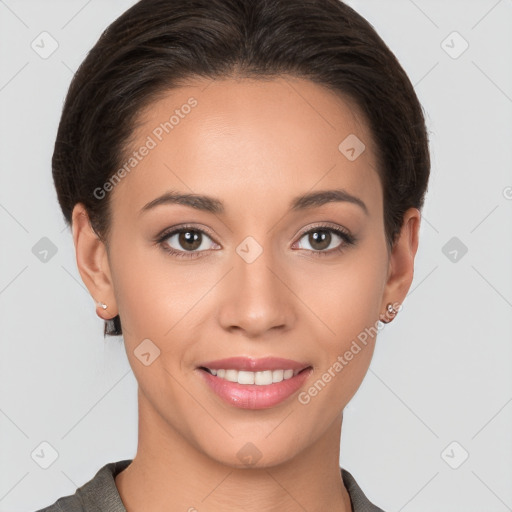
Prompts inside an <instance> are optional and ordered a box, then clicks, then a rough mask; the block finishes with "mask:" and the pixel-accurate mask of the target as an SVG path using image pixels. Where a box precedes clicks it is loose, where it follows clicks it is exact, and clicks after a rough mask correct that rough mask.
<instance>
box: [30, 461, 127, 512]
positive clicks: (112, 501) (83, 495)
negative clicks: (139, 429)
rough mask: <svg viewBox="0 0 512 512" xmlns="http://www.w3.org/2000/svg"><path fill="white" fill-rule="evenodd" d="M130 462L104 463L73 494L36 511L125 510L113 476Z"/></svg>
mask: <svg viewBox="0 0 512 512" xmlns="http://www.w3.org/2000/svg"><path fill="white" fill-rule="evenodd" d="M131 462H132V459H126V460H121V461H118V462H109V463H108V464H105V465H104V466H103V467H102V468H100V469H99V470H98V472H97V473H96V474H95V475H94V477H93V478H92V479H91V480H89V481H88V482H86V483H85V484H83V485H82V486H81V487H79V488H78V489H77V490H76V491H75V493H74V494H70V495H68V496H63V497H61V498H59V499H58V500H57V501H56V502H55V503H53V504H52V505H49V506H47V507H45V508H42V509H39V510H37V511H36V512H126V509H125V508H124V505H123V503H122V501H121V497H120V496H119V493H118V491H117V487H116V483H115V480H114V478H115V476H116V475H117V474H118V473H120V472H121V471H123V469H125V468H126V467H128V466H129V464H130V463H131Z"/></svg>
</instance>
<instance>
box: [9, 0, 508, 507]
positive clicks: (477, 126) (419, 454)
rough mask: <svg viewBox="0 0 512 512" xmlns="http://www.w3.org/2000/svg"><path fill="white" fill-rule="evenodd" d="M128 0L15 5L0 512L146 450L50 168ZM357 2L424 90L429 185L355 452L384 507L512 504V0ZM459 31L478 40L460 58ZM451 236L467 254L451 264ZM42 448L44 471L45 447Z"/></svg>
mask: <svg viewBox="0 0 512 512" xmlns="http://www.w3.org/2000/svg"><path fill="white" fill-rule="evenodd" d="M133 3H134V2H133V1H132V0H115V1H114V0H110V1H105V0H102V1H100V0H89V1H88V2H87V1H84V0H65V1H63V0H62V1H50V0H47V1H44V2H42V1H41V0H23V1H21V0H18V1H16V0H5V1H1V0H0V63H1V66H0V111H1V116H0V144H1V157H2V158H1V166H0V172H1V179H2V181H1V187H0V223H1V227H2V243H1V257H2V260H1V261H2V266H1V274H0V311H1V352H0V511H13V512H14V511H29V510H35V509H36V508H40V507H42V506H45V505H49V504H50V503H53V502H54V501H55V500H56V499H57V498H59V497H60V496H63V495H67V494H72V493H73V492H74V491H75V489H76V487H77V486H79V485H82V484H83V483H85V482H86V481H88V480H90V479H91V478H92V476H93V475H94V474H95V473H96V471H97V470H98V469H99V468H100V467H101V466H102V465H103V464H105V463H107V462H111V461H116V460H121V459H124V458H132V457H133V456H134V454H135V449H136V439H137V438H136V435H137V407H136V406H137V404H136V381H135V378H134V376H133V374H132V372H131V369H130V367H129V364H128V361H127V358H126V354H125V352H124V346H123V344H122V338H107V339H106V341H104V340H103V334H102V333H103V331H102V330H103V323H102V321H101V320H100V319H99V318H98V317H97V316H96V314H95V306H94V302H93V300H92V298H91V297H90V296H89V294H88V292H87V290H86V288H85V286H84V285H83V283H82V281H81V278H80V275H79V273H78V270H77V267H76V262H75V257H74V248H73V241H72V237H71V233H70V231H69V230H68V229H67V228H65V224H64V221H63V218H62V215H61V212H60V209H59V207H58V204H57V200H56V195H55V192H54V189H53V182H52V178H51V165H50V161H51V156H52V152H53V144H54V140H55V134H56V130H57V125H58V122H59V118H60V113H61V108H62V103H63V100H64V97H65V94H66V92H67V88H68V86H69V82H70V80H71V78H72V74H73V72H74V71H75V70H76V69H77V67H78V65H79V64H80V63H81V62H82V60H83V59H84V57H85V55H86V53H87V51H88V50H89V49H90V48H91V47H92V46H93V45H94V43H95V42H96V40H97V38H98V37H99V35H100V33H101V31H102V30H103V29H104V28H105V27H106V26H107V25H108V24H109V23H111V22H112V21H113V20H114V19H115V18H116V17H117V16H119V15H120V14H121V13H122V12H123V11H125V10H126V9H127V8H128V7H129V6H131V5H132V4H133ZM349 3H350V5H352V6H353V7H354V8H355V9H356V10H357V11H359V12H360V13H361V14H362V15H363V16H364V17H366V19H368V21H370V23H372V25H373V26H374V27H375V28H376V29H377V31H378V32H379V33H380V35H381V36H382V37H383V39H384V40H385V41H386V42H387V43H388V45H389V46H390V48H391V49H392V50H393V51H394V52H395V54H396V55H397V57H398V58H399V60H400V61H401V63H402V65H403V66H404V68H405V70H406V71H407V73H408V75H409V76H410V78H411V81H412V83H413V84H414V85H415V88H416V92H417V94H418V96H419V99H420V101H421V103H422V105H423V106H424V109H425V111H426V114H427V122H428V127H429V132H430V138H431V150H432V177H431V182H430V187H429V192H428V195H427V200H426V205H425V208H424V211H423V221H422V225H421V233H420V237H421V238H420V247H419V252H418V255H417V259H416V267H415V277H414V281H413V284H412V286H411V290H410V292H409V295H408V297H407V299H406V300H405V302H404V307H403V310H402V312H401V313H400V314H399V316H398V317H397V318H396V319H395V321H394V322H392V323H391V324H388V325H387V326H386V327H385V329H384V330H383V331H382V332H381V333H380V335H379V338H378V341H377V347H376V351H375V354H374V358H373V361H372V364H371V367H370V369H369V372H368V374H367V376H366V379H365V380H364V382H363V384H362V385H361V388H360V389H359V390H358V392H357V394H356V396H355V397H354V399H353V400H352V401H351V403H350V404H349V406H348V407H347V408H346V410H345V418H344V425H343V435H342V443H341V444H342V449H341V457H340V464H341V465H342V466H343V467H345V468H347V469H348V470H349V471H351V472H352V474H353V475H354V476H355V477H356V479H357V481H358V483H359V484H360V486H361V487H362V488H363V490H364V491H365V492H366V494H367V496H368V497H369V498H370V499H371V500H372V501H374V502H375V503H376V504H378V505H379V506H381V507H382V508H383V509H384V510H386V512H394V511H405V512H420V511H429V512H432V511H433V510H436V511H446V512H448V511H461V512H462V511H464V512H471V511H475V512H476V511H479V512H481V511H484V510H485V511H486V512H502V511H507V510H509V511H510V510H512V485H511V483H512V438H511V435H510V433H511V432H512V428H511V427H512V384H511V382H512V379H511V376H512V343H511V341H512V321H511V319H512V315H511V313H512V279H511V273H512V272H511V266H512V265H511V262H512V258H511V256H512V237H511V233H512V229H511V228H512V171H511V164H512V149H511V148H512V59H511V50H512V30H511V27H512V0H500V1H496V0H473V1H467V0H466V1H463V0H458V1H455V0H448V1H442V0H436V1H432V0H428V1H427V0H415V1H412V0H385V1H383V0H357V1H356V0H352V1H350V2H349ZM43 31H47V32H49V33H50V34H51V35H52V37H53V38H54V39H55V40H56V41H57V42H58V44H59V47H58V49H57V50H56V51H55V53H53V54H52V55H51V56H50V57H49V58H47V59H43V58H41V57H40V56H39V55H38V53H36V52H35V51H34V50H33V49H32V48H31V43H32V41H33V40H36V42H37V40H38V39H37V38H38V37H39V34H40V33H41V32H43ZM453 31H457V32H458V33H459V34H460V35H461V36H462V38H464V40H466V41H467V42H468V43H469V48H468V49H467V50H466V51H465V52H464V53H462V54H461V55H460V56H458V58H453V57H452V56H450V55H449V54H448V53H447V51H448V52H451V53H452V55H455V52H458V51H459V50H460V49H462V48H463V47H462V44H463V41H462V40H461V39H460V38H459V39H457V37H458V36H455V38H454V36H451V37H450V38H448V39H446V38H447V36H449V35H450V34H451V33H452V32H453ZM445 40H446V42H445V43H443V41H445ZM450 47H451V48H450ZM46 48H48V46H46ZM445 50H447V51H445ZM43 237H47V238H49V239H50V240H51V241H52V243H53V244H55V246H56V249H57V252H56V254H55V255H54V256H53V257H48V260H47V261H46V262H43V261H41V260H40V259H39V258H38V257H36V255H35V254H34V253H33V252H32V248H33V247H34V246H35V245H36V244H37V243H38V242H39V241H40V239H41V238H43ZM452 237H457V239H458V240H456V241H455V243H456V244H459V246H460V244H461V243H463V244H464V245H465V246H466V247H467V248H468V252H467V253H466V254H465V255H463V256H461V254H462V253H461V252H460V251H459V252H458V253H457V259H456V261H452V260H453V257H454V256H453V255H454V253H452V255H450V254H449V251H451V250H453V248H452V247H451V246H450V245H449V246H448V247H447V249H445V250H444V252H446V253H447V254H448V256H446V255H445V253H444V252H443V247H445V244H447V243H448V242H449V240H450V239H452ZM452 243H454V242H452ZM43 441H46V442H48V443H50V445H52V446H53V447H54V449H55V450H56V451H57V453H58V458H57V459H56V460H55V462H54V463H53V464H52V465H51V466H50V467H49V468H48V469H43V468H41V467H40V466H39V465H38V464H37V463H36V462H35V461H34V459H33V458H32V456H31V454H32V453H33V452H34V451H36V452H37V451H40V449H41V447H40V444H41V443H42V442H43ZM454 441H455V442H456V443H457V444H455V445H453V444H451V443H453V442H454ZM447 447H448V449H447ZM465 452H467V453H468V454H469V457H468V458H467V460H465V461H464V462H463V463H462V464H461V465H460V466H459V467H458V468H457V469H453V468H452V467H451V466H450V465H449V464H448V462H449V463H450V464H451V465H452V466H456V465H458V464H460V463H461V461H462V460H463V456H464V453H465ZM45 453H46V454H48V453H50V451H49V450H48V449H46V450H45Z"/></svg>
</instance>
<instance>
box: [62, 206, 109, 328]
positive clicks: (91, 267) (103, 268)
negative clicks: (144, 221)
mask: <svg viewBox="0 0 512 512" xmlns="http://www.w3.org/2000/svg"><path fill="white" fill-rule="evenodd" d="M72 232H73V243H74V245H75V255H76V263H77V267H78V271H79V272H80V276H81V277H82V281H83V282H84V284H85V286H86V287H87V289H88V290H89V293H90V294H91V296H92V297H93V298H94V301H95V303H96V313H97V315H98V316H99V317H100V318H102V319H104V320H108V319H110V318H113V317H115V316H116V315H117V305H116V301H115V296H114V287H113V283H112V278H111V272H110V266H109V261H108V254H107V250H106V247H105V244H104V242H103V241H102V240H100V238H99V237H98V235H97V234H96V233H95V232H94V230H93V228H92V226H91V223H90V219H89V215H88V213H87V210H86V208H85V206H84V205H83V204H82V203H77V204H76V205H75V207H74V208H73V213H72ZM107 309H108V313H107Z"/></svg>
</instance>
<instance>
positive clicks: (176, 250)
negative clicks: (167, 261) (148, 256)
mask: <svg viewBox="0 0 512 512" xmlns="http://www.w3.org/2000/svg"><path fill="white" fill-rule="evenodd" d="M158 243H159V244H160V245H161V246H162V248H163V249H164V250H165V251H167V252H169V253H170V254H172V255H174V256H178V257H184V258H187V257H189V258H191V257H197V256H199V255H200V253H202V252H207V251H208V250H209V249H212V248H217V247H218V246H217V244H215V242H213V240H212V239H211V238H210V236H208V235H207V234H206V233H205V232H204V231H203V230H201V229H195V228H188V227H182V228H180V229H175V230H173V231H169V232H167V233H165V234H164V235H162V236H161V237H160V238H159V239H158Z"/></svg>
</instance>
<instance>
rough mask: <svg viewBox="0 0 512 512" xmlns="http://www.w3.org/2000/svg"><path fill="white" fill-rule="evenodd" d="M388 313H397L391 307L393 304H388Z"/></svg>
mask: <svg viewBox="0 0 512 512" xmlns="http://www.w3.org/2000/svg"><path fill="white" fill-rule="evenodd" d="M387 308H388V313H389V314H390V315H396V314H397V313H398V311H397V310H396V309H395V308H394V307H393V304H391V303H389V304H388V306H387Z"/></svg>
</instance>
